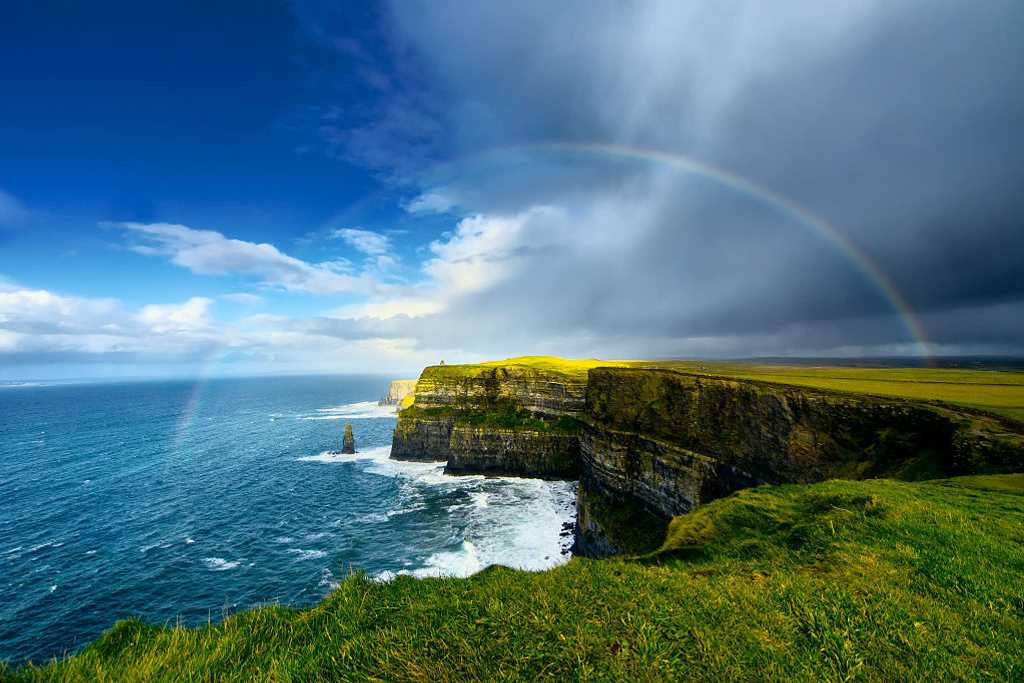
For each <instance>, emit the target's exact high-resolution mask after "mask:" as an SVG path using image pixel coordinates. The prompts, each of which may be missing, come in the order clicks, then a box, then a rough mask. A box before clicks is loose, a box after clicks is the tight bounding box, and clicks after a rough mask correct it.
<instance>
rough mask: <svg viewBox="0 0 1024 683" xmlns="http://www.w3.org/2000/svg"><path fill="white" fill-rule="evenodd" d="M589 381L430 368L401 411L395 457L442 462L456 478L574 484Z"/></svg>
mask: <svg viewBox="0 0 1024 683" xmlns="http://www.w3.org/2000/svg"><path fill="white" fill-rule="evenodd" d="M586 384H587V381H586V372H585V370H583V371H580V372H569V373H566V372H558V371H555V370H551V369H547V368H544V367H535V366H530V365H519V364H510V365H502V366H491V365H486V364H484V365H438V366H431V367H428V368H426V369H425V370H424V371H423V374H422V375H421V376H420V378H419V380H418V382H417V385H416V393H415V398H414V403H413V405H411V406H409V407H407V408H404V409H403V410H401V411H400V412H399V415H398V424H397V426H396V428H395V437H394V441H393V443H392V447H391V457H392V458H395V459H399V460H426V461H445V462H447V463H448V464H447V467H446V471H448V472H454V473H469V472H486V473H490V474H507V475H519V476H538V477H551V478H568V479H575V478H576V477H577V476H578V474H579V469H578V468H579V456H578V454H579V439H578V434H579V429H580V425H579V423H578V422H577V420H576V416H578V415H580V414H581V413H582V412H583V410H584V407H585V402H586Z"/></svg>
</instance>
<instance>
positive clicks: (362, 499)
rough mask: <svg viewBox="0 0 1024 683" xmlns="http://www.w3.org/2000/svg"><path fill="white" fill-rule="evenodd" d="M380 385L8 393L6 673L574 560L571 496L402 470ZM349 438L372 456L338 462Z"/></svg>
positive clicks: (151, 385) (435, 471) (233, 383)
mask: <svg viewBox="0 0 1024 683" xmlns="http://www.w3.org/2000/svg"><path fill="white" fill-rule="evenodd" d="M386 386H387V379H386V378H382V377H288V378H253V379H220V380H210V381H204V382H186V381H178V382H136V383H121V384H46V383H43V384H35V385H23V386H4V387H2V388H0V659H6V660H10V661H21V660H24V659H29V658H31V659H34V660H37V661H38V660H40V659H45V658H49V657H53V656H60V655H62V654H65V653H67V652H72V651H74V650H75V649H77V648H79V647H81V646H83V645H84V644H86V643H88V642H89V641H90V640H92V639H94V638H95V637H96V636H97V635H99V634H100V633H101V632H102V631H103V630H104V629H106V628H108V627H109V626H110V625H112V624H113V622H114V621H116V620H117V619H119V618H123V617H128V616H140V617H142V618H144V619H146V620H148V621H150V622H154V623H175V622H176V621H178V620H180V621H182V622H183V623H187V624H198V623H205V622H206V621H207V620H208V619H213V620H218V619H221V618H222V617H223V615H225V614H227V613H232V612H235V611H238V610H240V609H244V608H246V607H250V606H253V605H256V604H260V603H265V602H280V603H284V604H298V605H302V604H310V603H313V602H316V601H318V600H319V599H321V598H322V597H323V596H324V595H326V594H327V592H329V591H330V589H331V587H332V586H333V585H335V584H336V582H337V581H338V580H339V579H340V577H343V576H344V575H345V574H346V573H347V572H348V571H349V570H350V569H357V570H363V571H366V572H367V573H369V574H370V575H372V576H375V577H377V578H380V579H381V580H387V579H388V578H389V577H390V576H392V575H393V574H395V573H400V572H404V573H411V574H414V575H417V576H430V575H439V574H453V575H468V574H470V573H473V572H475V571H478V570H479V569H481V568H483V567H484V566H487V565H489V564H494V563H500V564H506V565H511V566H519V567H523V568H527V569H541V568H545V567H550V566H553V565H555V564H558V563H560V562H562V561H564V560H565V558H566V556H565V555H564V549H565V545H566V543H567V542H568V538H567V537H566V536H564V535H563V534H562V526H563V524H565V523H566V522H569V521H571V517H572V508H573V495H574V487H573V485H572V484H571V483H569V482H543V481H537V480H526V479H506V478H500V479H485V478H483V477H448V476H445V475H444V474H443V473H442V471H441V466H440V465H437V464H420V463H398V462H394V461H391V460H389V459H388V457H387V456H388V453H389V450H390V443H391V435H392V431H393V429H394V424H395V418H394V416H393V415H392V414H390V413H389V411H388V410H387V409H382V408H379V407H378V406H377V405H376V398H377V397H378V396H380V395H382V394H383V393H384V392H385V389H386ZM345 422H351V423H352V424H353V428H354V431H355V436H356V445H357V449H358V450H359V451H360V452H359V453H357V454H356V456H340V455H335V454H332V453H331V452H330V451H331V450H334V449H339V448H340V445H341V431H342V426H343V424H344V423H345Z"/></svg>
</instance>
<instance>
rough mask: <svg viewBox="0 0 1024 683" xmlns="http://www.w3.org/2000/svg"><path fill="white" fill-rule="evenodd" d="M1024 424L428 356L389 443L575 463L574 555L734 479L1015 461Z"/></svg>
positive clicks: (827, 394)
mask: <svg viewBox="0 0 1024 683" xmlns="http://www.w3.org/2000/svg"><path fill="white" fill-rule="evenodd" d="M1021 432H1022V428H1021V426H1020V425H1019V423H1015V422H1013V421H1012V420H1007V419H1003V418H1000V417H998V416H995V415H991V414H988V413H984V412H982V411H977V410H971V409H969V408H963V407H955V406H952V405H948V404H941V403H936V402H925V401H911V400H906V399H901V398H882V397H876V396H870V395H864V394H852V393H842V392H837V391H829V390H824V389H815V388H811V387H805V386H792V385H783V384H775V383H769V382H761V381H755V380H749V379H736V378H729V377H718V376H709V375H704V374H692V373H687V372H681V371H677V370H672V369H662V368H650V367H635V366H634V367H630V366H628V364H618V366H617V367H601V366H600V365H599V364H598V363H597V362H592V363H591V364H590V365H588V366H586V367H580V366H573V365H569V366H566V367H564V368H560V367H559V366H558V365H557V364H555V363H553V362H550V361H549V362H546V363H535V362H533V361H532V360H530V359H513V360H510V361H507V362H505V363H503V364H483V365H469V366H437V367H430V368H427V369H426V370H424V372H423V375H422V376H421V378H420V380H419V382H418V384H417V388H416V393H415V399H414V404H413V405H412V406H411V407H409V408H406V409H404V410H402V411H401V412H400V413H399V419H398V425H397V427H396V430H395V437H394V443H393V447H392V457H394V458H398V459H410V460H435V461H446V462H447V467H446V471H449V472H453V473H469V472H475V473H476V472H484V473H495V474H515V475H520V476H539V477H563V478H577V477H578V478H579V480H580V488H579V495H578V501H577V512H578V514H577V529H576V548H577V551H578V552H580V553H581V554H587V555H605V554H610V553H613V552H617V551H627V552H641V551H644V550H650V549H653V548H656V547H657V546H658V544H660V540H661V538H663V536H664V530H665V526H666V524H667V522H668V520H669V519H671V518H672V517H674V516H676V515H680V514H685V513H688V512H690V511H692V510H693V509H694V508H696V507H697V506H699V505H703V504H705V503H707V502H710V501H712V500H715V499H717V498H721V497H723V496H726V495H728V494H730V493H732V492H734V491H736V490H738V489H743V488H748V487H751V486H756V485H759V484H765V483H770V484H781V483H811V482H817V481H823V480H826V479H832V478H846V479H863V478H874V477H891V478H898V479H925V478H935V477H939V476H949V475H957V474H972V473H993V472H1013V471H1020V470H1022V469H1024V436H1022V433H1021Z"/></svg>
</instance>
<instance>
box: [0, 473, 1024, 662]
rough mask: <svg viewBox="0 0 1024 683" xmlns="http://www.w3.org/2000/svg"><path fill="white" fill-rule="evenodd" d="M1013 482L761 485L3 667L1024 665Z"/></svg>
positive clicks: (1019, 501)
mask: <svg viewBox="0 0 1024 683" xmlns="http://www.w3.org/2000/svg"><path fill="white" fill-rule="evenodd" d="M1022 575H1024V476H1022V475H1004V476H993V477H964V478H958V479H949V480H940V481H932V482H924V483H902V482H894V481H887V480H872V481H856V482H854V481H829V482H825V483H821V484H815V485H809V486H778V487H761V488H757V489H749V490H746V491H742V492H740V493H738V494H736V495H733V496H731V497H729V498H726V499H722V500H719V501H716V502H714V503H711V504H709V505H707V506H705V507H703V508H701V509H700V510H699V511H698V512H696V513H694V514H691V515H688V516H685V517H678V518H676V519H675V520H674V521H673V523H672V524H671V526H670V529H669V533H668V536H667V539H666V541H665V544H664V546H663V547H662V549H661V550H660V551H658V552H656V553H653V554H651V555H647V556H644V557H639V558H633V559H611V560H584V559H574V560H572V561H571V562H569V563H568V564H567V565H565V566H562V567H560V568H557V569H554V570H551V571H547V572H541V573H535V574H534V573H526V572H518V571H512V570H509V569H504V568H492V569H489V570H486V571H484V572H482V573H480V574H478V575H476V576H474V577H472V578H470V579H461V580H460V579H428V580H414V579H410V578H406V577H400V578H399V579H397V580H395V581H394V582H392V583H389V584H380V583H373V582H371V581H368V580H367V579H366V578H365V577H363V576H360V575H353V576H350V577H349V578H348V579H347V580H346V581H344V582H343V584H342V585H341V587H340V588H339V589H338V590H337V591H335V592H334V593H332V594H331V595H330V596H329V597H328V598H327V599H326V600H325V601H324V602H323V603H322V604H320V605H318V606H316V607H314V608H311V609H304V610H296V609H286V608H282V607H266V608H262V609H255V610H251V611H247V612H242V613H239V614H237V615H235V616H232V617H231V618H229V619H228V620H226V621H225V622H223V623H220V624H217V625H212V626H208V627H204V628H198V629H189V628H174V627H164V628H162V627H156V626H147V625H144V624H141V623H139V622H136V621H127V622H122V623H120V624H118V625H117V626H116V627H115V628H114V629H112V630H111V631H109V632H108V633H107V634H106V635H104V636H103V637H102V638H101V639H100V640H98V641H97V642H96V643H94V644H92V645H91V646H90V647H88V648H87V649H86V650H84V651H83V652H81V653H80V654H78V655H77V656H75V657H73V658H71V659H68V660H65V661H61V662H56V663H51V664H49V665H45V666H42V667H39V668H36V667H32V668H26V669H19V670H11V669H8V670H6V671H5V672H4V676H5V677H6V678H8V679H10V680H26V681H41V680H90V681H115V680H116V681H123V680H127V681H158V680H174V681H190V680H195V681H198V680H233V681H248V680H273V681H293V680H416V681H449V680H503V679H508V680H535V679H537V678H554V679H571V680H633V681H635V680H668V679H672V680H684V681H685V680H751V681H755V680H756V681H761V680H780V681H781V680H807V681H844V680H868V681H896V680H939V679H942V680H949V681H953V680H964V681H967V680H971V681H973V680H1001V681H1012V680H1021V679H1022V678H1024V647H1022V646H1021V645H1022V643H1024V581H1021V576H1022Z"/></svg>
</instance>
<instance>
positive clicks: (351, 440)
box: [341, 423, 356, 455]
mask: <svg viewBox="0 0 1024 683" xmlns="http://www.w3.org/2000/svg"><path fill="white" fill-rule="evenodd" d="M341 452H342V453H344V454H346V455H351V454H353V453H355V452H356V438H355V437H354V436H353V435H352V425H351V424H347V423H346V424H345V433H344V435H343V436H342V438H341Z"/></svg>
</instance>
